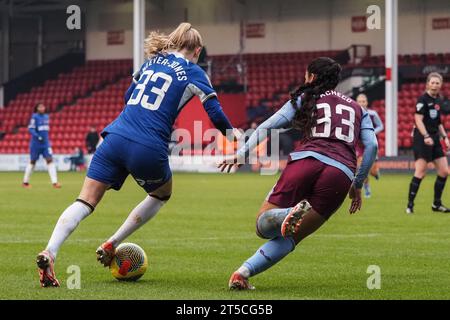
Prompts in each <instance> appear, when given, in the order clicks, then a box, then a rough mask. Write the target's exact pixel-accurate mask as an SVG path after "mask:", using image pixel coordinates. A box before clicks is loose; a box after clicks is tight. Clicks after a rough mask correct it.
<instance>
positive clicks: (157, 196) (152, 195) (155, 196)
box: [149, 193, 172, 202]
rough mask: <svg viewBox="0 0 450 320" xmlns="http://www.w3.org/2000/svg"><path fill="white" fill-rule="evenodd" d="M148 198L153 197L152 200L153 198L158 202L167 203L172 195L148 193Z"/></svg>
mask: <svg viewBox="0 0 450 320" xmlns="http://www.w3.org/2000/svg"><path fill="white" fill-rule="evenodd" d="M149 196H150V197H153V198H155V199H158V200H159V201H164V202H167V201H169V199H170V197H171V196H172V194H168V195H158V194H152V193H149Z"/></svg>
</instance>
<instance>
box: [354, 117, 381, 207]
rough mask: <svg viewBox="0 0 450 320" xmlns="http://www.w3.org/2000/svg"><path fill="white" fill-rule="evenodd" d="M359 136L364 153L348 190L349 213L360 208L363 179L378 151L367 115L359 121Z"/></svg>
mask: <svg viewBox="0 0 450 320" xmlns="http://www.w3.org/2000/svg"><path fill="white" fill-rule="evenodd" d="M360 138H361V142H362V144H363V145H364V153H363V158H362V162H361V165H360V166H359V169H358V172H357V173H356V176H355V179H354V181H353V184H352V187H351V189H350V192H349V196H350V199H352V203H351V205H350V210H349V211H350V213H355V212H356V211H357V210H360V209H361V204H362V200H361V188H362V186H363V183H364V180H366V178H367V176H368V174H369V171H370V168H372V165H373V163H374V162H375V159H376V157H377V152H378V142H377V138H376V136H375V132H374V130H373V126H372V123H371V121H370V119H369V117H368V116H365V117H363V120H362V122H361V133H360Z"/></svg>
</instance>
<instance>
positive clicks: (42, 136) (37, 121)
mask: <svg viewBox="0 0 450 320" xmlns="http://www.w3.org/2000/svg"><path fill="white" fill-rule="evenodd" d="M28 130H29V131H30V133H31V144H32V145H33V144H35V145H44V146H45V145H47V146H48V145H49V144H50V142H49V131H50V117H49V115H48V114H46V113H44V114H39V113H33V115H32V116H31V120H30V124H29V125H28Z"/></svg>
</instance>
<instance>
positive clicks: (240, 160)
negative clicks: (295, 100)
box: [218, 101, 297, 172]
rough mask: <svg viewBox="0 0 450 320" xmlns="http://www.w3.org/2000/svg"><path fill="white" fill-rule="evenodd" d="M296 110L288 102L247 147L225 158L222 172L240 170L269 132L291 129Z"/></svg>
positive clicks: (248, 141) (268, 120) (261, 127)
mask: <svg viewBox="0 0 450 320" xmlns="http://www.w3.org/2000/svg"><path fill="white" fill-rule="evenodd" d="M296 110H297V109H296V108H294V107H293V106H292V103H291V102H290V101H288V102H286V103H285V104H284V105H283V107H282V108H281V109H280V110H278V111H277V112H276V113H274V114H273V115H272V116H271V117H270V118H269V119H267V120H266V121H264V122H263V123H261V124H260V125H259V126H258V127H257V128H256V129H255V131H254V132H253V133H252V134H251V135H250V138H249V139H248V140H247V142H246V143H245V145H244V146H243V147H242V148H241V149H239V150H238V151H237V153H236V154H235V155H233V156H230V157H225V159H224V160H223V162H222V163H220V164H219V165H218V167H219V168H220V169H221V171H222V172H225V171H226V172H230V171H231V169H232V168H233V167H238V168H239V167H240V166H242V165H243V164H244V163H245V159H246V158H247V156H248V154H249V153H250V152H251V151H253V149H255V148H256V147H257V146H258V144H259V142H261V141H264V139H265V138H266V137H267V132H268V130H270V129H280V128H286V127H290V126H291V123H292V119H294V116H295V112H296Z"/></svg>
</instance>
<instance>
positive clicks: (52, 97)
mask: <svg viewBox="0 0 450 320" xmlns="http://www.w3.org/2000/svg"><path fill="white" fill-rule="evenodd" d="M131 70H132V63H131V60H93V61H88V62H87V63H86V64H85V65H83V66H81V67H76V68H75V69H74V70H73V71H71V72H69V73H62V74H60V75H58V77H57V78H56V79H50V80H47V81H46V82H45V83H44V84H43V85H42V86H39V87H35V88H33V89H31V91H30V92H27V93H21V94H19V95H17V97H16V98H15V99H14V100H12V101H10V102H9V103H8V105H7V106H6V108H4V109H3V110H0V123H1V125H0V131H4V132H6V136H5V138H4V139H3V140H2V141H0V153H27V152H28V140H29V133H28V129H27V127H26V126H27V125H28V121H29V120H30V117H31V113H32V109H33V106H34V105H35V104H36V103H37V102H42V103H44V104H45V105H46V106H47V109H48V111H49V112H50V113H51V114H52V115H51V131H50V132H51V136H50V139H51V140H52V145H53V149H54V152H55V153H66V151H68V153H70V152H71V151H72V150H73V148H74V147H75V146H84V142H83V140H84V136H85V134H86V130H87V127H88V126H89V125H90V124H95V125H98V126H99V127H101V126H102V125H105V124H106V123H108V121H110V120H111V118H113V117H114V116H115V115H117V104H118V103H120V108H122V107H123V99H122V97H123V94H124V91H125V90H126V87H125V88H123V84H124V83H125V82H124V81H123V78H124V77H125V76H127V81H129V75H130V73H131ZM108 84H109V85H108ZM128 85H129V83H126V86H128ZM105 86H106V87H105ZM119 93H120V97H119V96H118V95H119ZM116 94H117V95H116ZM94 104H95V106H94ZM89 106H92V107H91V108H89ZM77 107H79V108H77ZM74 110H80V112H76V113H75V112H74ZM75 114H76V115H77V116H75ZM62 141H65V142H62Z"/></svg>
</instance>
